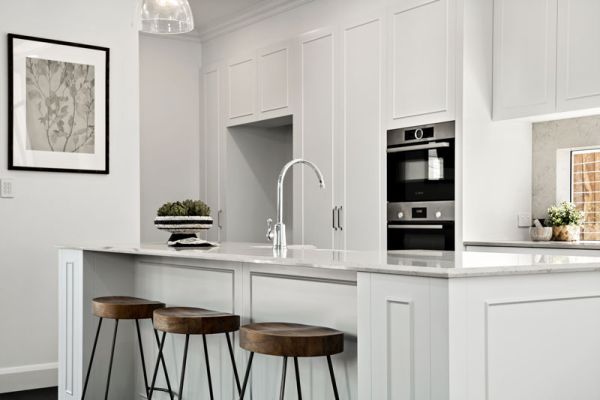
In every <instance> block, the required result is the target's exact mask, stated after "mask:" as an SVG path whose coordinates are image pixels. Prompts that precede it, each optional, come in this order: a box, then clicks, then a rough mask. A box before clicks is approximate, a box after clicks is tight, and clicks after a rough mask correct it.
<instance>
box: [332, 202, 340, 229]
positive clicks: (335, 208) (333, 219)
mask: <svg viewBox="0 0 600 400" xmlns="http://www.w3.org/2000/svg"><path fill="white" fill-rule="evenodd" d="M336 211H337V206H335V207H333V210H331V227H332V228H333V230H334V231H337V230H338V228H337V225H336V224H335V212H336ZM338 215H339V214H338Z"/></svg>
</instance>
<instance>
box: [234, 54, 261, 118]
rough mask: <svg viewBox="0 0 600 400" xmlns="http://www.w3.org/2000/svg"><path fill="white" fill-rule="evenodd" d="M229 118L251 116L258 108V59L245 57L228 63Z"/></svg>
mask: <svg viewBox="0 0 600 400" xmlns="http://www.w3.org/2000/svg"><path fill="white" fill-rule="evenodd" d="M228 72H229V82H228V83H229V85H228V86H229V119H230V120H235V119H239V118H243V117H251V116H252V115H253V114H254V113H255V110H256V102H255V97H256V60H255V58H254V57H247V58H246V57H244V58H242V59H238V60H235V61H233V62H231V63H230V64H229V65H228Z"/></svg>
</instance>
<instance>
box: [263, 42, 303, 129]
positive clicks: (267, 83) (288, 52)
mask: <svg viewBox="0 0 600 400" xmlns="http://www.w3.org/2000/svg"><path fill="white" fill-rule="evenodd" d="M294 50H295V48H293V46H292V42H291V41H286V42H283V43H278V44H275V45H272V46H269V47H266V48H264V49H261V50H259V51H258V54H257V60H258V115H257V118H258V119H259V120H264V119H270V118H277V117H281V116H285V115H289V114H291V107H290V97H291V90H292V87H291V86H292V85H291V83H292V82H291V80H292V77H293V70H292V66H293V63H294V61H295V57H294V54H292V53H293V51H294Z"/></svg>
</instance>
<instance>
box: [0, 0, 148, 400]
mask: <svg viewBox="0 0 600 400" xmlns="http://www.w3.org/2000/svg"><path fill="white" fill-rule="evenodd" d="M134 12H135V0H103V1H94V0H53V1H40V0H3V1H2V2H1V3H0V178H7V177H8V178H12V179H14V180H15V184H16V198H14V199H0V304H1V306H0V313H1V314H2V323H1V325H0V332H1V333H0V338H1V339H0V393H2V392H7V391H12V390H20V389H26V388H32V387H41V386H53V385H56V383H57V382H56V379H57V378H56V361H57V342H58V338H57V330H58V327H57V321H58V315H57V304H58V293H57V290H58V289H57V287H58V284H57V283H58V274H57V250H56V248H55V246H56V245H58V244H61V243H82V242H98V243H106V242H120V243H127V242H137V241H139V229H140V228H139V133H138V130H139V124H138V35H137V31H136V28H135V27H134V26H133V24H132V20H133V17H134ZM9 32H10V33H19V34H24V35H31V36H40V37H46V38H52V39H59V40H66V41H74V42H81V43H89V44H94V45H99V46H106V47H109V48H110V50H111V54H110V61H111V65H110V67H111V75H110V90H111V93H110V171H111V173H110V175H108V176H100V175H88V174H64V173H49V172H25V171H7V150H6V149H7V137H8V132H7V124H6V120H7V111H6V110H7V108H8V105H7V78H6V77H7V73H8V72H7V56H6V52H7V50H6V34H7V33H9Z"/></svg>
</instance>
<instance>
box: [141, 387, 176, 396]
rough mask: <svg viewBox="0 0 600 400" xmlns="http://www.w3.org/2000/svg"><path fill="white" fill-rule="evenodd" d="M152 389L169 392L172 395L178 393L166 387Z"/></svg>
mask: <svg viewBox="0 0 600 400" xmlns="http://www.w3.org/2000/svg"><path fill="white" fill-rule="evenodd" d="M148 390H150V388H148ZM154 390H155V391H158V392H164V393H171V394H172V395H173V396H176V397H179V393H177V392H175V391H169V389H167V388H154Z"/></svg>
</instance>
